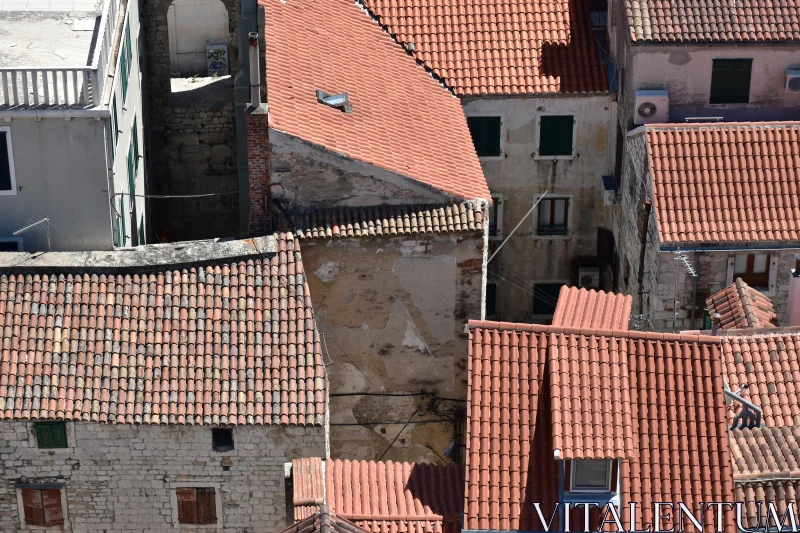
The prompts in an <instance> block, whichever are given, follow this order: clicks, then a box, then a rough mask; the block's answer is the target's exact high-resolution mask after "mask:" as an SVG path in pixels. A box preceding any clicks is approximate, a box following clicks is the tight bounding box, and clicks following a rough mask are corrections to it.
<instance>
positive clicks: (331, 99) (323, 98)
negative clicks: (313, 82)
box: [317, 89, 353, 114]
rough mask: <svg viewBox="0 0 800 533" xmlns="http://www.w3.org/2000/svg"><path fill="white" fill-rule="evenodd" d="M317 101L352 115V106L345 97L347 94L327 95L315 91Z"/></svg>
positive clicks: (347, 97)
mask: <svg viewBox="0 0 800 533" xmlns="http://www.w3.org/2000/svg"><path fill="white" fill-rule="evenodd" d="M317 101H318V102H320V103H322V104H325V105H327V106H331V107H335V108H336V109H339V110H341V111H344V112H345V113H351V114H352V113H353V104H351V103H350V97H349V96H347V93H341V94H328V93H326V92H325V91H320V90H319V89H317Z"/></svg>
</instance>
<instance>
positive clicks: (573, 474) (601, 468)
mask: <svg viewBox="0 0 800 533" xmlns="http://www.w3.org/2000/svg"><path fill="white" fill-rule="evenodd" d="M614 465H615V462H614V461H612V460H610V459H575V460H573V461H572V462H571V465H570V480H569V490H570V492H604V493H610V492H616V489H617V487H616V481H615V478H616V476H615V475H613V474H614V472H613V470H614ZM612 481H613V483H612Z"/></svg>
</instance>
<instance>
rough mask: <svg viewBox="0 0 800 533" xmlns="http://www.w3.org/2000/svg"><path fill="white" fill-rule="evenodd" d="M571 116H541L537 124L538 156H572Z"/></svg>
mask: <svg viewBox="0 0 800 533" xmlns="http://www.w3.org/2000/svg"><path fill="white" fill-rule="evenodd" d="M574 122H575V119H574V118H573V116H572V115H560V116H543V117H541V118H540V123H539V155H540V156H560V155H572V130H573V127H574Z"/></svg>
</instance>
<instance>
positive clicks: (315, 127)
mask: <svg viewBox="0 0 800 533" xmlns="http://www.w3.org/2000/svg"><path fill="white" fill-rule="evenodd" d="M259 3H260V4H261V5H263V6H264V9H265V13H266V14H265V24H266V25H265V35H266V42H267V48H266V56H267V59H266V64H267V87H268V92H269V109H270V127H271V128H274V129H276V130H280V131H282V132H285V133H287V134H289V135H293V136H295V137H299V138H301V139H303V140H305V141H308V142H310V143H313V144H316V145H320V146H322V147H324V148H326V149H328V150H330V151H333V152H335V153H337V154H340V155H344V156H347V157H351V158H354V159H358V160H360V161H364V162H366V163H370V164H372V165H375V166H378V167H381V168H384V169H387V170H390V171H393V172H396V173H398V174H401V175H403V176H407V177H409V178H411V179H413V180H416V181H418V182H420V183H423V184H426V185H428V186H430V187H431V188H433V189H435V190H439V191H443V192H445V193H447V194H450V195H453V196H455V197H458V198H465V199H468V200H471V199H475V198H484V199H488V198H489V188H488V186H487V184H486V179H485V178H484V176H483V171H482V170H481V166H480V163H479V162H478V157H477V155H475V149H474V147H473V144H472V138H471V136H470V133H469V129H468V128H467V122H466V119H465V118H464V113H463V111H462V109H461V104H460V102H459V100H458V99H457V98H455V97H454V96H453V95H452V94H450V93H449V92H448V91H447V90H445V89H444V88H442V87H441V85H440V84H439V83H437V82H436V81H435V80H434V79H432V78H431V76H430V75H429V74H428V73H426V72H425V70H424V69H423V68H421V67H420V66H418V65H417V64H416V62H415V61H414V59H413V58H411V57H409V56H408V55H407V54H406V53H405V52H404V51H403V49H402V48H400V47H399V46H397V44H395V42H394V41H392V39H391V37H390V36H389V35H387V34H386V33H385V32H383V31H382V30H381V27H380V26H379V25H378V24H377V23H376V22H375V21H373V20H372V19H371V18H370V16H369V15H368V14H367V13H366V12H364V11H363V10H362V9H360V8H359V6H358V5H356V4H354V3H353V2H349V1H347V0H315V1H313V2H286V1H283V0H260V2H259ZM323 22H324V23H323ZM348 51H349V52H348ZM317 90H323V91H325V92H327V93H329V94H338V93H347V94H348V95H349V98H350V102H351V103H352V106H353V112H352V114H348V113H344V112H342V111H340V110H339V109H335V108H332V107H329V106H326V105H325V104H322V103H320V102H318V101H317V96H316V91H317Z"/></svg>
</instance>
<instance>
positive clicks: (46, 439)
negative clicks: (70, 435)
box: [34, 422, 67, 448]
mask: <svg viewBox="0 0 800 533" xmlns="http://www.w3.org/2000/svg"><path fill="white" fill-rule="evenodd" d="M34 427H35V428H36V442H37V444H38V445H39V448H66V447H67V424H66V423H65V422H36V423H35V424H34Z"/></svg>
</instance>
